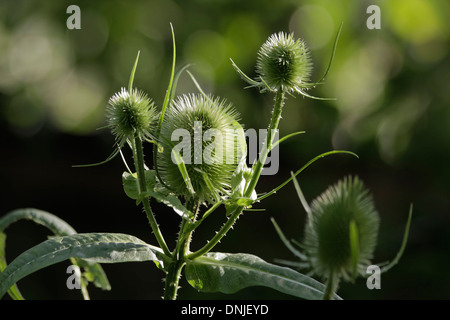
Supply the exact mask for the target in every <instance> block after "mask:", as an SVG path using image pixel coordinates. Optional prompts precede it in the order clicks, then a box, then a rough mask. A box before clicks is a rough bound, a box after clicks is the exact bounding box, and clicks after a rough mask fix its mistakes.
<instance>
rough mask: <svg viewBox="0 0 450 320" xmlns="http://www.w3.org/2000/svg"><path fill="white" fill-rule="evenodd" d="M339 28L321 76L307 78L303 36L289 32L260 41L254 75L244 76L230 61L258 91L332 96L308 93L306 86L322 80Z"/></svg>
mask: <svg viewBox="0 0 450 320" xmlns="http://www.w3.org/2000/svg"><path fill="white" fill-rule="evenodd" d="M341 29H342V24H341V26H340V27H339V30H338V32H337V35H336V39H335V41H334V45H333V50H332V54H331V58H330V61H329V63H328V66H327V68H326V69H325V72H324V74H323V76H322V77H321V78H320V80H319V81H316V82H311V81H310V76H311V73H312V70H313V65H312V61H311V57H310V53H309V49H308V47H307V45H306V43H305V42H304V41H303V40H301V39H296V38H294V34H293V33H289V34H288V33H285V32H279V33H275V34H272V35H271V36H270V37H269V38H268V39H267V41H266V42H264V44H263V45H262V46H261V48H260V49H259V51H258V56H257V61H256V73H257V77H256V78H255V79H252V78H251V77H249V76H247V75H246V74H245V73H244V72H243V71H242V70H241V69H239V67H238V66H237V65H236V64H235V63H234V61H233V60H231V62H232V65H233V67H234V69H235V70H236V71H237V72H238V74H239V75H240V76H241V78H242V79H243V80H244V81H246V82H247V83H248V84H249V85H250V86H249V87H256V88H259V89H260V91H261V92H265V91H270V92H281V91H282V92H287V93H291V94H292V93H298V94H301V95H303V96H305V97H308V98H312V99H318V100H332V99H329V98H319V97H315V96H312V95H310V94H308V93H306V90H308V89H311V88H314V87H315V86H317V85H318V84H322V83H323V80H324V79H325V77H326V76H327V74H328V71H329V70H330V67H331V63H332V62H333V58H334V54H335V51H336V46H337V41H338V38H339V34H340V32H341Z"/></svg>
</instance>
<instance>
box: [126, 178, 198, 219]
mask: <svg viewBox="0 0 450 320" xmlns="http://www.w3.org/2000/svg"><path fill="white" fill-rule="evenodd" d="M122 183H123V188H124V190H125V193H126V194H127V196H128V197H130V198H131V199H134V200H137V201H138V202H139V201H140V200H141V199H142V197H152V198H155V199H156V200H157V201H158V202H160V203H164V204H165V205H166V206H168V207H171V208H172V209H173V210H174V211H175V212H176V213H177V214H178V215H179V216H181V217H183V218H190V217H192V216H193V214H192V212H190V211H189V210H188V209H186V207H185V206H184V205H183V204H182V203H181V201H180V199H178V197H176V196H175V195H173V194H170V193H164V192H160V191H153V190H156V189H157V188H155V186H156V172H155V171H154V170H146V171H145V183H146V184H147V192H145V193H142V194H140V193H139V182H138V180H137V177H136V173H133V174H129V173H128V172H124V173H123V174H122Z"/></svg>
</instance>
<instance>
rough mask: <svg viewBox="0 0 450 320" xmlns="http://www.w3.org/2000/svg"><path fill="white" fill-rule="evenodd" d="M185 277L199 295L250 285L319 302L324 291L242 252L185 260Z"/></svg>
mask: <svg viewBox="0 0 450 320" xmlns="http://www.w3.org/2000/svg"><path fill="white" fill-rule="evenodd" d="M186 278H187V280H188V282H189V283H190V285H191V286H192V287H194V288H195V289H197V290H199V291H202V292H222V293H235V292H237V291H239V290H241V289H244V288H247V287H250V286H265V287H270V288H272V289H275V290H278V291H280V292H283V293H286V294H290V295H293V296H296V297H299V298H303V299H311V300H312V299H321V298H322V296H323V291H324V290H325V286H324V285H323V284H321V283H320V282H318V281H316V280H314V279H312V278H310V277H308V276H306V275H304V274H301V273H299V272H297V271H295V270H293V269H290V268H286V267H281V266H277V265H274V264H271V263H268V262H266V261H264V260H262V259H261V258H259V257H257V256H254V255H251V254H245V253H236V254H231V253H220V252H214V253H213V252H210V253H207V254H205V255H204V256H201V257H199V258H196V259H194V260H192V261H188V262H187V264H186ZM335 298H336V299H340V298H339V297H338V296H335Z"/></svg>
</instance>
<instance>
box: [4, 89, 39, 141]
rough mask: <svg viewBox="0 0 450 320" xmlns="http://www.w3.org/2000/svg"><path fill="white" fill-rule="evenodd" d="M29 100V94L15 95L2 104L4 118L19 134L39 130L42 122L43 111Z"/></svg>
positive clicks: (33, 132)
mask: <svg viewBox="0 0 450 320" xmlns="http://www.w3.org/2000/svg"><path fill="white" fill-rule="evenodd" d="M26 93H29V92H26ZM30 100H32V97H29V94H22V95H17V96H15V97H14V98H13V99H12V100H11V102H10V103H9V104H6V105H5V106H4V108H5V117H6V120H7V121H8V122H9V124H10V125H11V126H12V128H13V129H14V131H16V132H17V133H18V134H20V135H25V136H31V135H33V134H35V133H36V132H37V131H39V129H40V128H41V127H42V125H43V123H44V118H45V117H44V115H45V113H44V111H43V110H42V108H40V107H39V105H37V104H35V103H31V102H30Z"/></svg>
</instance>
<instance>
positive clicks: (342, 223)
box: [304, 177, 379, 280]
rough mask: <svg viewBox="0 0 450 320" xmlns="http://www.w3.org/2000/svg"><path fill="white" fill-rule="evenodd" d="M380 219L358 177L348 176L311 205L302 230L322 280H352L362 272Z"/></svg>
mask: <svg viewBox="0 0 450 320" xmlns="http://www.w3.org/2000/svg"><path fill="white" fill-rule="evenodd" d="M378 227H379V216H378V213H377V211H376V210H375V208H374V204H373V201H372V197H371V196H370V194H369V192H368V190H367V189H365V188H364V186H363V183H362V182H361V181H360V180H359V179H358V178H357V177H355V178H352V177H347V178H345V179H343V180H341V181H339V182H338V183H337V184H335V185H333V186H331V187H329V188H328V189H327V190H326V191H325V192H324V193H323V194H322V195H320V196H319V197H318V198H316V199H315V200H314V201H313V202H312V203H311V210H310V215H309V219H308V221H307V224H306V227H305V240H304V244H305V247H306V255H307V256H308V260H309V261H310V264H311V266H312V269H313V271H314V272H315V273H316V274H318V275H319V276H322V277H328V276H329V275H330V274H335V275H337V276H339V277H341V276H342V277H343V278H344V279H347V280H349V279H351V278H353V277H354V276H355V274H356V272H358V271H359V273H362V272H365V270H366V269H365V268H366V267H367V265H369V264H370V259H371V258H372V255H373V251H374V249H375V246H376V241H377V235H378Z"/></svg>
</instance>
